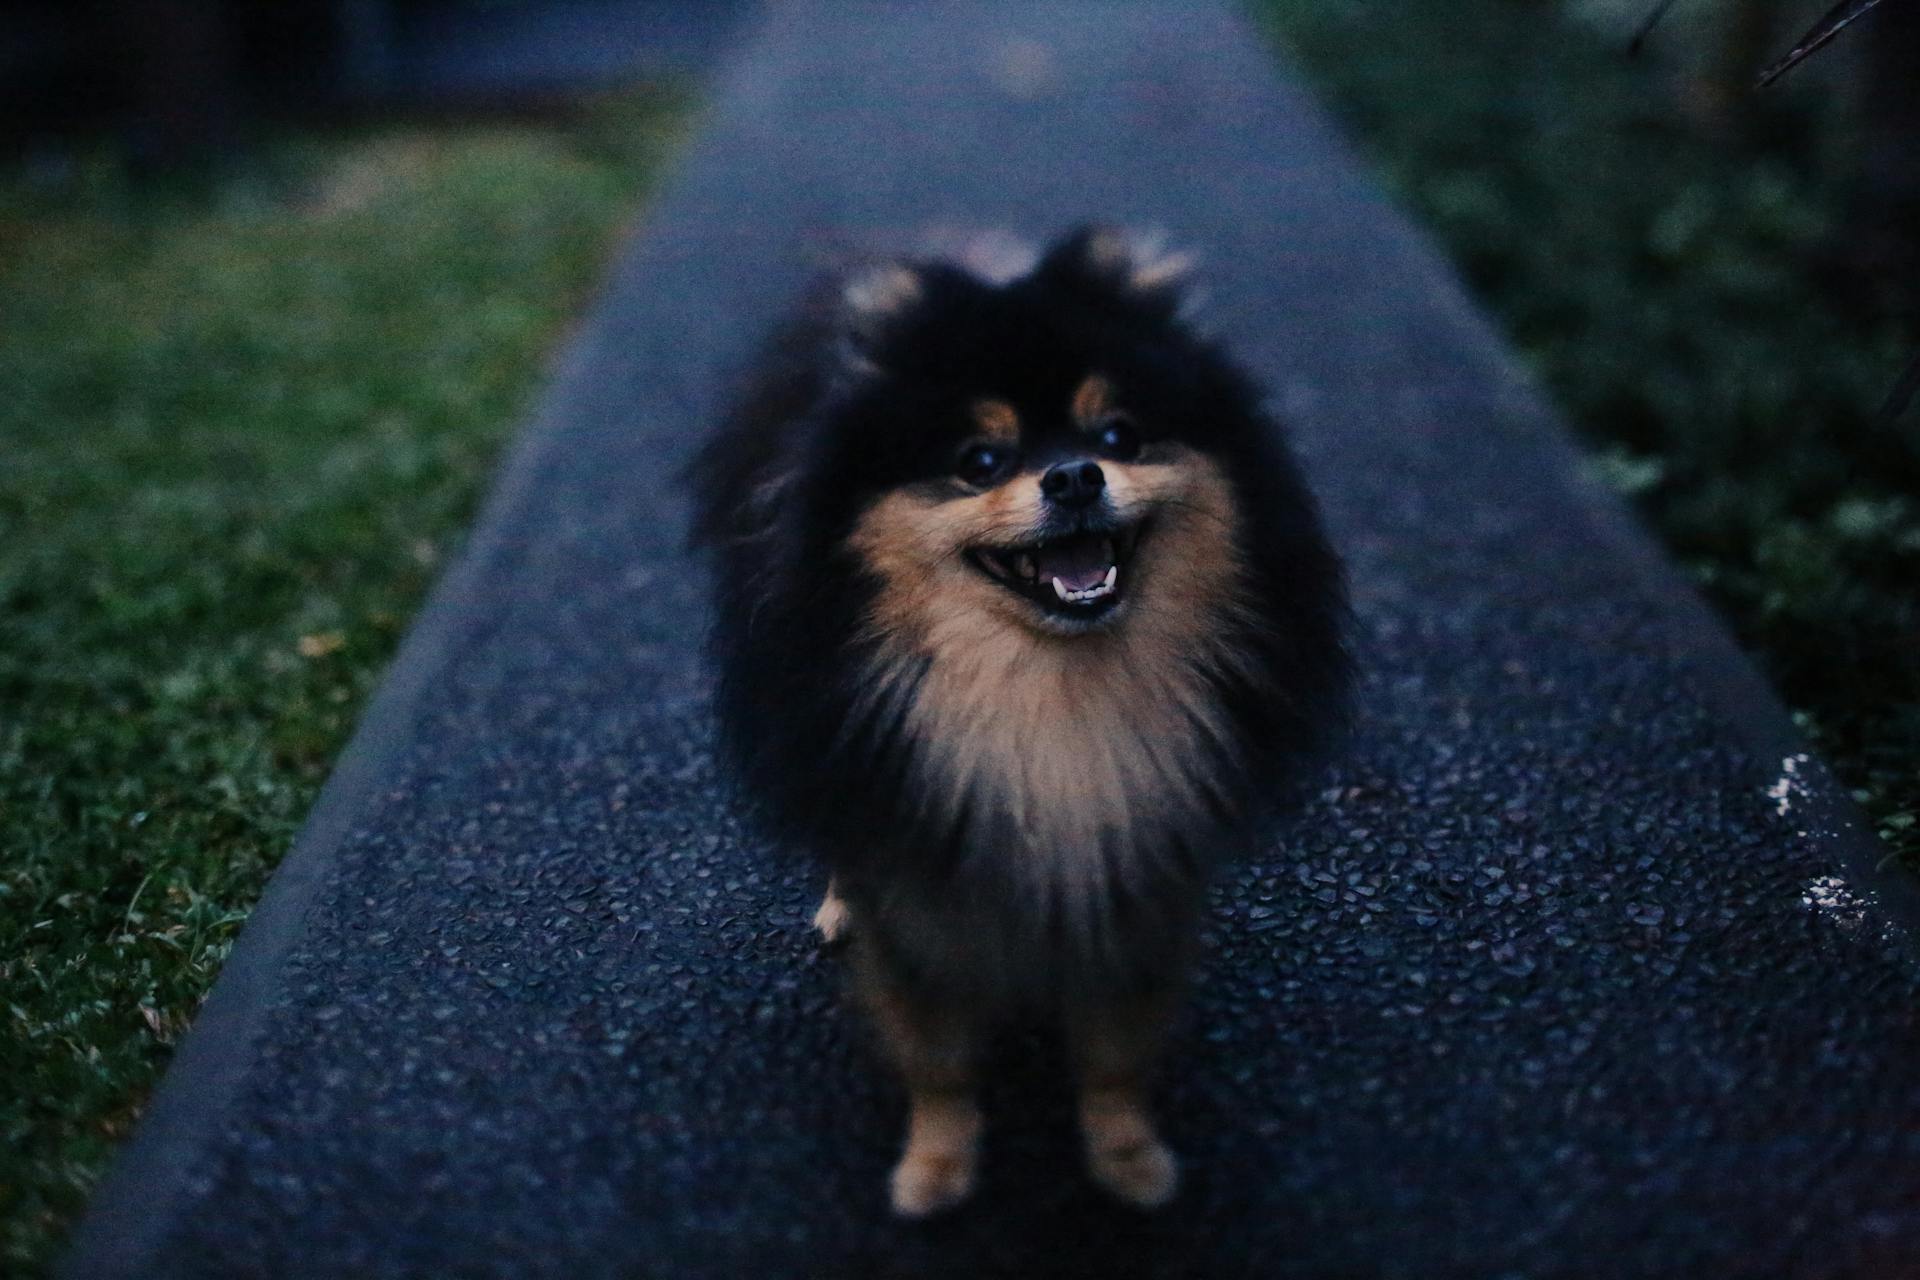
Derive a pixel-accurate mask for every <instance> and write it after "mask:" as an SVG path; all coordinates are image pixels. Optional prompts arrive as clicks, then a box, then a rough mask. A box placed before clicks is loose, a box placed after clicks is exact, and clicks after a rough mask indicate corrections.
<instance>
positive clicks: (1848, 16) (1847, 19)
mask: <svg viewBox="0 0 1920 1280" xmlns="http://www.w3.org/2000/svg"><path fill="white" fill-rule="evenodd" d="M1879 3H1880V0H1840V3H1839V4H1836V5H1835V6H1833V8H1831V9H1829V10H1827V15H1826V16H1825V17H1824V18H1822V19H1820V21H1818V22H1816V23H1814V24H1813V26H1812V27H1811V28H1809V29H1808V31H1807V34H1805V35H1803V36H1801V37H1800V43H1799V44H1796V45H1794V46H1793V48H1792V49H1790V50H1788V52H1787V56H1786V57H1784V58H1782V59H1780V60H1779V61H1778V62H1776V63H1774V64H1773V65H1772V66H1770V67H1768V68H1767V69H1766V70H1765V71H1763V72H1761V73H1760V87H1761V88H1762V89H1764V88H1766V87H1767V86H1768V85H1770V84H1772V83H1773V82H1774V81H1775V80H1778V79H1779V78H1780V77H1781V76H1783V75H1785V74H1787V72H1789V71H1791V70H1793V69H1794V68H1795V67H1797V66H1799V65H1800V64H1801V63H1803V62H1805V61H1806V60H1807V59H1808V58H1810V57H1812V56H1813V55H1814V53H1815V52H1817V51H1818V50H1819V49H1820V48H1821V47H1822V46H1824V45H1825V44H1826V43H1827V42H1828V41H1829V40H1832V39H1833V38H1834V37H1835V36H1837V35H1839V34H1840V32H1841V31H1843V30H1844V29H1845V28H1846V27H1848V26H1849V25H1851V24H1852V22H1853V21H1854V19H1856V18H1859V17H1861V16H1863V15H1864V14H1865V13H1866V12H1867V10H1869V9H1872V8H1874V7H1875V6H1877V5H1878V4H1879Z"/></svg>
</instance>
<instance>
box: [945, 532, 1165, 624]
mask: <svg viewBox="0 0 1920 1280" xmlns="http://www.w3.org/2000/svg"><path fill="white" fill-rule="evenodd" d="M1139 541H1140V526H1139V525H1134V526H1132V527H1130V528H1126V529H1117V530H1113V531H1110V532H1099V533H1075V534H1069V535H1067V536H1066V537H1062V538H1052V539H1049V540H1047V541H1044V542H1035V543H1030V544H1028V545H1026V546H1018V547H975V548H974V549H973V550H972V552H971V553H970V554H971V557H972V559H973V562H974V563H975V564H976V565H978V566H979V567H980V569H981V570H982V571H983V572H984V573H985V574H986V575H987V576H988V577H990V578H992V579H993V580H994V581H995V582H998V583H999V584H1000V585H1001V586H1003V587H1005V588H1007V589H1008V590H1009V591H1013V592H1016V593H1018V594H1020V595H1023V596H1025V597H1026V598H1027V599H1029V600H1031V601H1033V602H1034V603H1035V604H1037V605H1039V606H1040V607H1041V608H1043V609H1045V610H1047V612H1049V613H1052V614H1055V615H1058V616H1062V617H1070V618H1095V617H1098V616H1100V615H1101V614H1103V613H1105V612H1107V611H1108V610H1110V609H1112V608H1113V607H1114V606H1115V605H1116V604H1118V603H1119V602H1120V598H1121V593H1122V591H1123V590H1124V589H1125V586H1126V573H1127V567H1128V563H1129V561H1131V560H1132V558H1133V550H1134V547H1135V546H1136V545H1137V544H1138V543H1139Z"/></svg>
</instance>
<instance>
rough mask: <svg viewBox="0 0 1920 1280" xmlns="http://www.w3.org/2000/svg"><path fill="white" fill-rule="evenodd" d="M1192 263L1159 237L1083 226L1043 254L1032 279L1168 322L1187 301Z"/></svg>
mask: <svg viewBox="0 0 1920 1280" xmlns="http://www.w3.org/2000/svg"><path fill="white" fill-rule="evenodd" d="M1193 265H1194V259H1193V255H1192V254H1191V253H1184V252H1180V251H1178V250H1175V249H1173V248H1171V247H1169V246H1168V244H1167V241H1166V238H1165V237H1164V236H1162V235H1160V234H1158V233H1157V232H1139V231H1129V230H1125V229H1123V228H1120V227H1104V226H1094V227H1082V228H1080V229H1079V230H1077V231H1075V232H1073V233H1072V234H1070V235H1068V236H1067V237H1066V238H1065V239H1063V240H1061V241H1060V242H1059V243H1058V244H1056V245H1054V246H1053V248H1051V249H1049V250H1047V253H1046V256H1045V257H1043V258H1042V259H1041V260H1040V265H1039V266H1037V267H1035V268H1034V271H1033V276H1034V279H1036V280H1040V281H1042V282H1044V283H1046V284H1048V285H1050V286H1052V287H1054V288H1057V289H1060V290H1062V291H1064V292H1067V293H1071V294H1075V295H1078V296H1080V297H1082V298H1085V299H1087V300H1088V301H1094V302H1102V303H1106V304H1108V305H1118V306H1119V307H1121V308H1123V309H1125V310H1128V311H1131V312H1132V313H1134V314H1135V315H1138V316H1141V317H1143V318H1146V319H1150V320H1155V321H1167V320H1172V319H1173V318H1175V317H1176V316H1178V315H1179V314H1180V312H1181V310H1182V309H1183V308H1184V306H1185V305H1186V302H1187V281H1188V278H1189V276H1190V275H1191V274H1192V272H1193Z"/></svg>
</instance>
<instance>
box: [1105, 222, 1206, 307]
mask: <svg viewBox="0 0 1920 1280" xmlns="http://www.w3.org/2000/svg"><path fill="white" fill-rule="evenodd" d="M1087 251H1088V256H1089V257H1090V258H1091V259H1092V260H1093V262H1094V263H1095V264H1096V265H1098V266H1100V267H1103V268H1105V269H1106V270H1109V271H1112V272H1113V273H1114V274H1115V275H1117V276H1119V277H1120V279H1121V280H1123V281H1125V282H1126V284H1127V286H1128V287H1129V288H1132V289H1137V290H1141V291H1147V290H1153V289H1164V288H1167V287H1169V286H1172V285H1176V284H1178V283H1180V281H1181V280H1182V279H1184V278H1185V277H1186V276H1188V275H1189V274H1191V273H1192V271H1193V266H1194V260H1193V255H1192V254H1191V253H1186V252H1183V251H1180V250H1176V249H1174V248H1172V247H1171V246H1170V245H1168V243H1167V239H1166V236H1165V235H1163V234H1162V233H1160V232H1157V231H1128V230H1123V229H1121V228H1118V227H1103V228H1101V229H1100V230H1099V231H1097V232H1095V233H1094V236H1093V239H1092V241H1091V242H1090V243H1089V244H1088V246H1087Z"/></svg>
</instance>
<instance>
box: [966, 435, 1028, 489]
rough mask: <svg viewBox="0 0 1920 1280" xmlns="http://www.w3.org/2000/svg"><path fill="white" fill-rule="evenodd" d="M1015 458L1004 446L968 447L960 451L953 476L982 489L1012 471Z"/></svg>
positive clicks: (984, 445) (983, 445) (1010, 450)
mask: <svg viewBox="0 0 1920 1280" xmlns="http://www.w3.org/2000/svg"><path fill="white" fill-rule="evenodd" d="M1016 457H1017V455H1016V454H1015V453H1014V451H1013V450H1012V449H1009V448H1007V447H1006V446H1004V445H997V444H976V445H969V446H968V447H967V448H965V449H963V450H961V451H960V461H959V462H958V463H957V464H956V465H955V466H954V474H956V475H958V476H959V477H960V478H961V479H962V480H965V481H966V482H967V483H968V484H970V485H976V486H978V487H980V488H983V489H984V488H986V487H987V486H988V485H990V484H992V483H994V482H995V481H996V480H999V479H1000V478H1001V477H1002V476H1004V475H1006V474H1007V473H1008V472H1009V471H1011V470H1013V464H1014V460H1015V458H1016Z"/></svg>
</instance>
